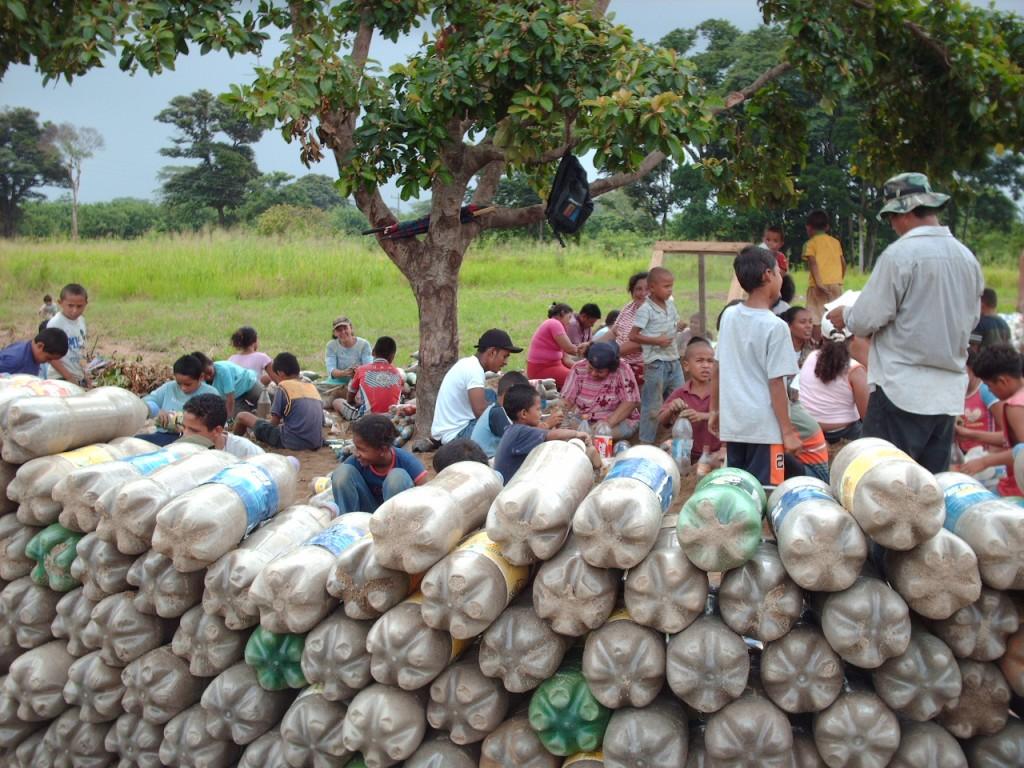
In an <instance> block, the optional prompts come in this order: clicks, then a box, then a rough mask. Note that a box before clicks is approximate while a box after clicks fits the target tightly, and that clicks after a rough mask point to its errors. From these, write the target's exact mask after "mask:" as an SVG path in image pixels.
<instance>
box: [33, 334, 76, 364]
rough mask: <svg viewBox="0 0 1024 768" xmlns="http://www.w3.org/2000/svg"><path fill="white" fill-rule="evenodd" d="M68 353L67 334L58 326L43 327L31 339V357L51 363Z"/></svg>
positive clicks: (40, 361) (37, 360)
mask: <svg viewBox="0 0 1024 768" xmlns="http://www.w3.org/2000/svg"><path fill="white" fill-rule="evenodd" d="M67 353H68V335H67V334H66V333H64V331H62V330H61V329H60V328H44V329H43V330H41V331H40V332H39V333H37V334H36V337H35V338H34V339H32V359H33V360H35V361H36V362H37V363H52V362H53V361H54V360H60V359H61V358H62V357H64V355H66V354H67Z"/></svg>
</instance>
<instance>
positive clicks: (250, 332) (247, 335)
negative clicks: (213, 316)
mask: <svg viewBox="0 0 1024 768" xmlns="http://www.w3.org/2000/svg"><path fill="white" fill-rule="evenodd" d="M258 343H259V339H258V338H257V337H256V329H255V328H253V327H252V326H248V325H243V326H242V327H241V328H239V329H238V330H237V331H235V332H234V333H232V334H231V346H232V347H234V348H235V349H241V350H245V349H250V348H251V349H253V350H255V349H256V346H257V344H258Z"/></svg>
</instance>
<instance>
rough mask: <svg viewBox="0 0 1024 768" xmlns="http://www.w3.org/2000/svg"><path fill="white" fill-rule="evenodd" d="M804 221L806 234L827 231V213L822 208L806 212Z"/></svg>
mask: <svg viewBox="0 0 1024 768" xmlns="http://www.w3.org/2000/svg"><path fill="white" fill-rule="evenodd" d="M805 223H806V224H807V234H809V235H813V234H816V233H818V232H828V230H829V226H830V225H829V221H828V214H827V213H825V211H822V210H817V211H811V212H810V213H809V214H807V219H806V222H805Z"/></svg>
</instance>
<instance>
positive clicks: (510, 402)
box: [494, 385, 590, 485]
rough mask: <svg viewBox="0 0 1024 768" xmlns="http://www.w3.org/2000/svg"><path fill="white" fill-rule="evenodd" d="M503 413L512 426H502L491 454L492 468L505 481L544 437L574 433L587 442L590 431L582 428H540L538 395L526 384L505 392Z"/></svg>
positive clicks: (566, 437)
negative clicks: (499, 439) (503, 427)
mask: <svg viewBox="0 0 1024 768" xmlns="http://www.w3.org/2000/svg"><path fill="white" fill-rule="evenodd" d="M505 413H507V414H508V417H509V419H510V420H511V422H512V426H511V427H509V428H508V429H507V430H505V434H504V435H503V436H502V438H501V442H500V443H498V451H497V453H495V454H494V468H495V469H496V470H498V472H499V473H500V474H501V477H502V479H503V480H504V483H505V485H508V481H509V480H511V479H512V475H514V474H515V473H516V472H518V471H519V467H521V466H522V465H523V462H524V461H526V457H527V455H529V453H530V451H532V450H533V449H534V448H536V447H537V446H538V445H540V444H541V443H543V442H544V441H546V440H572V439H573V438H574V437H576V438H579V439H580V440H582V441H583V442H584V444H586V445H588V446H589V445H590V435H589V434H587V433H586V432H577V431H576V430H574V429H541V427H540V395H539V394H537V390H535V389H534V388H533V387H531V386H529V385H526V386H525V387H524V386H522V385H519V386H515V387H512V388H511V389H510V390H509V391H508V392H506V393H505Z"/></svg>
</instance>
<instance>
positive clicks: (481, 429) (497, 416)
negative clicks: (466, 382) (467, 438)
mask: <svg viewBox="0 0 1024 768" xmlns="http://www.w3.org/2000/svg"><path fill="white" fill-rule="evenodd" d="M529 386H530V380H529V379H528V378H526V374H524V373H521V372H520V371H509V372H508V373H506V374H504V375H502V377H501V378H500V379H498V402H496V403H489V404H488V406H487V407H486V408H485V409H484V412H483V413H481V414H480V418H478V419H477V420H476V424H475V425H474V426H473V434H472V435H471V439H472V440H473V442H474V443H476V444H477V445H479V446H480V447H481V448H482V449H483V452H484V454H485V455H486V456H487V458H488V459H492V458H494V454H495V453H496V452H497V450H498V443H500V442H501V438H502V436H503V435H504V434H505V431H506V430H507V429H508V428H509V427H511V426H512V421H511V420H510V419H509V417H508V414H507V413H505V408H504V405H505V395H506V394H507V393H508V391H509V390H510V389H512V387H529Z"/></svg>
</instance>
